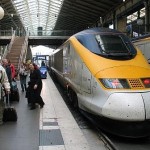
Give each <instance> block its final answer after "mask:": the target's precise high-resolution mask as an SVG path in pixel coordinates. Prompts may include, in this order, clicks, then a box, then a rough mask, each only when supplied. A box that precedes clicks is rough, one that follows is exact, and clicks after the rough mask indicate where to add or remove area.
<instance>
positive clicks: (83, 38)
mask: <svg viewBox="0 0 150 150" xmlns="http://www.w3.org/2000/svg"><path fill="white" fill-rule="evenodd" d="M77 39H78V41H79V42H80V43H81V44H82V45H83V46H84V47H86V48H87V49H88V50H90V51H91V52H93V53H95V54H97V55H100V56H102V57H107V58H110V59H120V60H124V59H132V58H134V57H135V56H136V54H137V51H136V50H135V48H134V46H133V45H132V43H131V42H130V40H129V39H128V37H126V36H125V35H124V34H93V35H91V34H86V35H78V36H77Z"/></svg>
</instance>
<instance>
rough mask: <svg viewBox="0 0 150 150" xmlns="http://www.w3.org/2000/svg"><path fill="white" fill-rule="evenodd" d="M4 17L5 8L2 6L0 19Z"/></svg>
mask: <svg viewBox="0 0 150 150" xmlns="http://www.w3.org/2000/svg"><path fill="white" fill-rule="evenodd" d="M3 17H4V9H3V8H2V7H1V6H0V20H1V19H3Z"/></svg>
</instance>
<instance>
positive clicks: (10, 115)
mask: <svg viewBox="0 0 150 150" xmlns="http://www.w3.org/2000/svg"><path fill="white" fill-rule="evenodd" d="M17 119H18V116H17V112H16V109H15V108H13V107H11V106H10V100H9V94H8V104H7V103H6V101H5V108H4V111H3V122H8V121H14V122H16V121H17Z"/></svg>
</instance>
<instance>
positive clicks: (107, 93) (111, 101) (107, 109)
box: [50, 28, 150, 138]
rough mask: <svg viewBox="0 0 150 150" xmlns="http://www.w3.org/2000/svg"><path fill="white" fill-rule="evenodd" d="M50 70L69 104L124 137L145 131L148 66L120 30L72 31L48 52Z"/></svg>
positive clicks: (148, 127)
mask: <svg viewBox="0 0 150 150" xmlns="http://www.w3.org/2000/svg"><path fill="white" fill-rule="evenodd" d="M50 68H51V72H52V74H53V75H55V77H57V79H58V80H59V81H60V83H61V84H62V85H63V86H64V87H65V88H66V89H67V93H68V96H69V99H70V101H71V102H72V104H73V105H74V107H78V108H79V109H80V110H82V111H84V112H87V113H88V114H91V115H92V116H93V117H95V119H97V118H98V119H99V120H100V121H98V123H99V124H100V126H101V128H102V129H103V130H105V131H107V132H110V133H112V134H115V135H119V136H124V137H136V138H140V137H147V136H149V135H150V66H149V64H148V63H147V60H146V59H145V57H144V56H143V54H142V53H141V51H140V50H139V49H136V48H135V47H134V46H133V44H132V42H131V41H130V39H128V37H127V36H125V35H124V34H123V33H121V32H119V31H116V30H113V29H107V28H92V29H87V30H84V31H81V32H79V33H77V34H75V35H73V36H71V37H70V38H69V39H68V40H67V41H66V42H65V43H64V44H63V45H62V46H60V47H59V48H58V49H57V50H55V51H54V53H53V54H52V55H51V57H50Z"/></svg>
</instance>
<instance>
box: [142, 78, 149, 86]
mask: <svg viewBox="0 0 150 150" xmlns="http://www.w3.org/2000/svg"><path fill="white" fill-rule="evenodd" d="M141 80H142V82H143V84H144V86H145V87H146V88H150V78H144V79H141Z"/></svg>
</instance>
